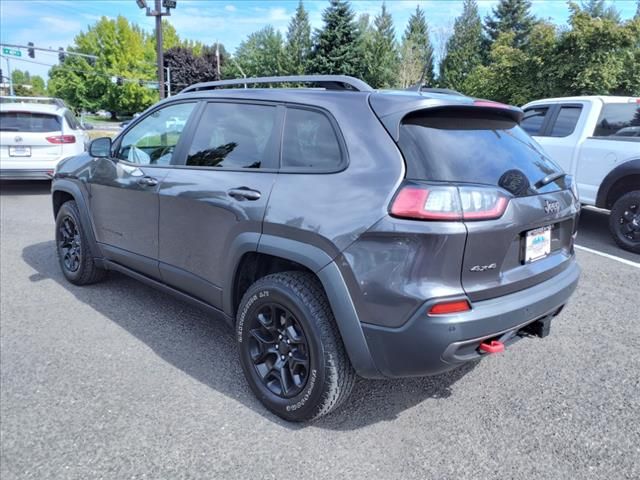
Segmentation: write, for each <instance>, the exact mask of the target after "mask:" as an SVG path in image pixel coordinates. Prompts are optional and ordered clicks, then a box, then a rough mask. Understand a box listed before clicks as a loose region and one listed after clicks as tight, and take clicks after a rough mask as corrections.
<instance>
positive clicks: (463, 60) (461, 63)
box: [439, 0, 482, 90]
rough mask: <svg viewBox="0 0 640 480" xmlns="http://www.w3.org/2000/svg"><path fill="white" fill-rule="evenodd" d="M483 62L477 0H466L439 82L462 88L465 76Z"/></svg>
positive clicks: (454, 28)
mask: <svg viewBox="0 0 640 480" xmlns="http://www.w3.org/2000/svg"><path fill="white" fill-rule="evenodd" d="M481 63H482V21H481V20H480V15H478V4H477V3H476V0H464V8H463V11H462V15H460V16H459V17H458V18H456V21H455V23H454V26H453V35H452V36H451V37H450V38H449V40H448V41H447V53H446V55H445V57H444V59H443V60H442V62H441V64H440V78H439V83H440V84H441V85H442V86H444V87H448V88H453V89H455V90H458V89H462V88H463V85H464V80H465V78H466V77H467V76H468V75H469V73H470V72H471V71H473V69H474V68H475V67H476V66H478V65H479V64H481Z"/></svg>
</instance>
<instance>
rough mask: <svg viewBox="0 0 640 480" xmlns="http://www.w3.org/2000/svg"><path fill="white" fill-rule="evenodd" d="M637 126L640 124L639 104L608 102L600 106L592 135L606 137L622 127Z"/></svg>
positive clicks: (614, 133)
mask: <svg viewBox="0 0 640 480" xmlns="http://www.w3.org/2000/svg"><path fill="white" fill-rule="evenodd" d="M638 126H640V104H638V103H608V104H606V105H605V106H604V107H602V112H600V118H598V123H597V124H596V129H595V131H594V132H593V135H594V137H608V136H609V135H616V134H617V133H618V132H619V131H620V130H622V129H623V128H628V127H638ZM627 131H628V130H627ZM623 133H624V132H623Z"/></svg>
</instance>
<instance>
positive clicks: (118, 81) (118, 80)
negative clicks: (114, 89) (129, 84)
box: [116, 77, 124, 87]
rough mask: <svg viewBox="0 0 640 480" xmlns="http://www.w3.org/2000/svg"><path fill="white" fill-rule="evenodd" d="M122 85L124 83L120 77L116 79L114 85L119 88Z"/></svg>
mask: <svg viewBox="0 0 640 480" xmlns="http://www.w3.org/2000/svg"><path fill="white" fill-rule="evenodd" d="M123 83H124V81H123V80H122V77H118V78H116V85H118V86H119V87H121V86H122V84H123Z"/></svg>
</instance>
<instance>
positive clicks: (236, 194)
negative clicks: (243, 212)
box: [227, 187, 261, 200]
mask: <svg viewBox="0 0 640 480" xmlns="http://www.w3.org/2000/svg"><path fill="white" fill-rule="evenodd" d="M227 194H228V195H229V196H230V197H233V198H235V199H236V200H243V199H244V200H258V199H259V198H260V197H261V194H260V192H259V191H257V190H251V189H250V188H247V187H240V188H232V189H231V190H229V191H228V192H227Z"/></svg>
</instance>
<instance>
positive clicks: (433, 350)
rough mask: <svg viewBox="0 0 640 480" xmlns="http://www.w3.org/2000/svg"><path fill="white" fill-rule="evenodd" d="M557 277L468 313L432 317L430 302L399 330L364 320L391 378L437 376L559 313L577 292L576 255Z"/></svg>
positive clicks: (374, 351)
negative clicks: (486, 344)
mask: <svg viewBox="0 0 640 480" xmlns="http://www.w3.org/2000/svg"><path fill="white" fill-rule="evenodd" d="M570 262H571V265H570V266H569V267H568V268H566V269H565V270H563V271H562V272H561V273H559V274H558V275H556V276H555V277H553V278H551V279H549V280H547V281H545V282H542V283H540V284H538V285H535V286H533V287H530V288H527V289H525V290H521V291H519V292H515V293H511V294H509V295H504V296H502V297H498V298H493V299H490V300H484V301H478V302H474V303H472V309H471V310H470V311H468V312H464V313H460V314H452V315H441V316H428V315H427V311H428V310H429V308H430V307H431V305H432V304H433V302H432V301H428V302H426V303H425V304H424V305H422V306H421V307H420V308H419V309H418V311H417V312H416V313H415V314H414V315H413V316H412V317H411V318H410V319H409V321H407V322H406V324H405V325H403V326H402V327H399V328H386V327H380V326H377V325H371V324H366V323H363V324H362V328H363V332H364V335H365V338H366V341H367V345H368V347H369V351H370V353H371V356H372V357H373V361H374V363H375V365H376V367H377V369H378V370H379V371H380V372H381V373H382V374H383V375H384V376H386V377H408V376H423V375H435V374H438V373H442V372H445V371H447V370H451V369H452V368H455V367H457V366H459V365H461V364H463V363H465V362H468V361H472V360H475V359H478V358H481V357H482V356H483V355H482V354H480V353H478V351H477V348H478V346H479V344H480V343H481V342H482V341H483V340H486V339H491V338H496V337H503V338H509V339H510V340H511V341H513V340H515V339H516V338H519V337H516V336H514V334H516V333H518V332H521V331H522V329H523V328H524V327H526V326H527V325H529V324H531V323H533V322H535V321H536V320H540V319H544V318H551V317H553V316H555V315H557V314H558V313H559V312H560V310H561V309H562V307H563V306H564V305H565V304H566V303H567V301H568V300H569V297H570V296H571V294H572V293H573V291H574V290H575V288H576V286H577V284H578V279H579V277H580V267H579V266H578V264H577V263H576V261H575V258H573V259H572V260H570Z"/></svg>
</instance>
